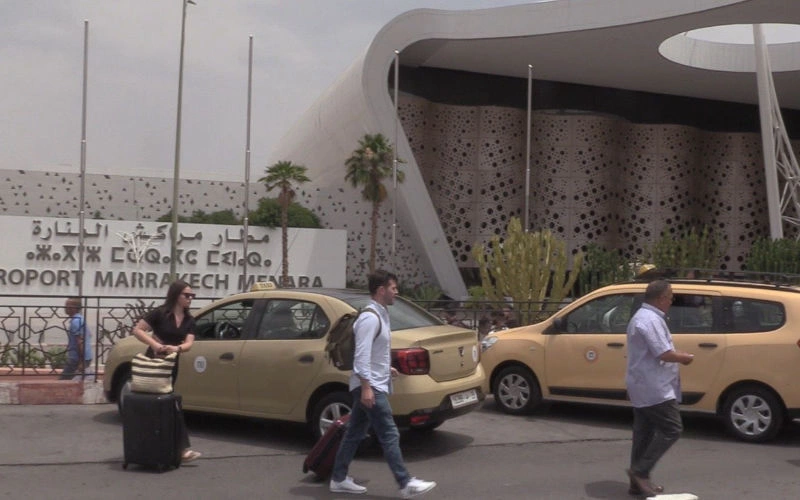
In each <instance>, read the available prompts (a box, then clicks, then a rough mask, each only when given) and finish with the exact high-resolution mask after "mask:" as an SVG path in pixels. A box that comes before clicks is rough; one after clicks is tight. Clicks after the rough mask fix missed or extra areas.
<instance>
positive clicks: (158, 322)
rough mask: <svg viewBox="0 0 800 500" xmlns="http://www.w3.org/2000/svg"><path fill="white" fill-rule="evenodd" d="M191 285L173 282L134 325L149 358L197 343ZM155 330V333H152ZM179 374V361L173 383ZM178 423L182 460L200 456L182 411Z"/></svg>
mask: <svg viewBox="0 0 800 500" xmlns="http://www.w3.org/2000/svg"><path fill="white" fill-rule="evenodd" d="M195 296H196V295H195V294H194V292H192V287H190V286H189V284H188V283H186V282H185V281H181V280H178V281H176V282H174V283H172V284H171V285H170V286H169V289H168V290H167V297H166V300H165V301H164V304H162V305H161V306H160V307H157V308H155V309H153V310H152V311H150V312H149V313H147V314H146V315H145V316H144V317H143V318H142V319H140V320H139V321H138V322H137V323H136V326H134V327H133V335H134V336H135V337H136V338H137V339H139V340H140V341H141V342H143V343H145V344H147V346H148V347H147V352H146V353H145V354H146V355H147V356H148V357H151V358H154V357H163V356H166V355H168V354H171V353H173V352H174V353H177V354H178V356H180V353H182V352H187V351H189V350H190V349H191V348H192V344H194V317H192V315H191V313H190V312H189V307H190V306H191V304H192V299H193V298H195ZM150 332H152V335H150ZM177 377H178V363H177V362H176V363H175V368H173V370H172V383H173V384H174V383H175V380H176V379H177ZM178 420H179V422H178V426H179V429H180V433H181V440H182V442H183V443H182V444H183V447H182V449H183V454H182V455H181V462H182V463H186V462H191V461H192V460H196V459H198V458H200V453H199V452H197V451H194V450H192V449H191V448H190V444H189V433H188V432H187V431H186V423H185V422H184V420H183V413H181V414H180V417H179V419H178Z"/></svg>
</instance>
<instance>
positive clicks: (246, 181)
mask: <svg viewBox="0 0 800 500" xmlns="http://www.w3.org/2000/svg"><path fill="white" fill-rule="evenodd" d="M252 98H253V35H250V52H249V58H248V64H247V145H246V146H245V150H244V218H243V219H242V220H243V222H244V238H242V240H243V245H242V246H243V247H244V249H243V251H244V255H243V256H242V285H243V287H244V286H246V285H247V238H248V235H249V233H250V229H249V227H248V223H249V217H248V216H249V213H250V109H251V105H252ZM243 291H244V290H243Z"/></svg>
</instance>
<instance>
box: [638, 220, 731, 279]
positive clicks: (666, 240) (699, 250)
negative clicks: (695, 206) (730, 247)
mask: <svg viewBox="0 0 800 500" xmlns="http://www.w3.org/2000/svg"><path fill="white" fill-rule="evenodd" d="M726 248H727V245H726V244H725V240H724V238H723V237H721V236H719V235H717V234H716V233H715V232H714V229H713V228H712V227H710V226H704V227H703V228H702V229H697V228H692V229H690V230H688V231H686V232H684V233H682V234H673V233H671V232H669V231H664V232H663V233H661V238H660V239H659V240H658V241H657V242H656V243H655V245H653V248H652V249H651V250H650V259H649V260H650V263H651V264H654V265H655V266H656V267H657V268H658V269H719V268H720V267H721V264H722V257H723V256H724V255H725V251H726Z"/></svg>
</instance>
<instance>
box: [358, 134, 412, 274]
mask: <svg viewBox="0 0 800 500" xmlns="http://www.w3.org/2000/svg"><path fill="white" fill-rule="evenodd" d="M398 161H400V160H399V159H398ZM393 162H394V149H393V148H392V145H391V144H389V141H388V140H387V139H386V137H384V136H383V134H375V135H370V134H366V135H364V137H363V138H362V139H361V140H359V141H358V149H356V150H355V151H353V154H352V155H350V158H348V159H347V160H346V161H345V166H346V167H347V175H345V177H344V178H345V180H349V181H350V184H352V186H353V187H355V188H357V187H359V186H363V187H364V189H363V190H362V191H361V195H362V196H363V197H364V199H365V200H366V201H369V202H371V203H372V228H371V233H370V241H369V245H370V246H369V272H373V271H375V248H376V245H377V238H378V215H379V214H380V207H381V203H383V202H384V201H386V198H387V197H388V193H387V192H386V186H384V185H383V183H382V182H381V181H382V180H383V179H385V178H387V177H391V176H392V172H393ZM403 179H405V174H404V173H403V172H401V171H399V170H398V171H397V182H403Z"/></svg>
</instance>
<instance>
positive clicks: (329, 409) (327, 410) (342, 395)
mask: <svg viewBox="0 0 800 500" xmlns="http://www.w3.org/2000/svg"><path fill="white" fill-rule="evenodd" d="M352 404H353V397H352V396H351V395H350V393H348V392H344V391H337V392H331V393H330V394H326V395H325V396H324V397H323V398H322V399H320V400H319V401H318V402H317V404H316V405H314V411H313V412H312V415H311V422H309V424H310V425H311V432H312V433H313V434H314V438H315V439H319V438H320V437H322V435H323V434H325V431H327V430H328V427H330V426H331V424H333V423H334V422H335V421H336V420H337V419H338V418H341V417H342V416H344V415H347V414H348V413H350V408H351V406H352Z"/></svg>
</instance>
